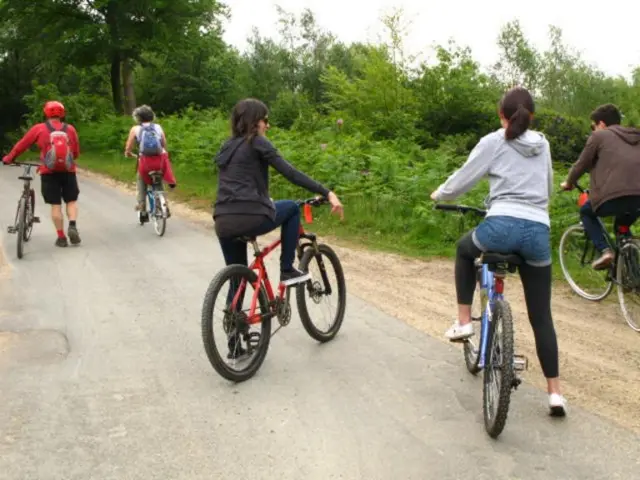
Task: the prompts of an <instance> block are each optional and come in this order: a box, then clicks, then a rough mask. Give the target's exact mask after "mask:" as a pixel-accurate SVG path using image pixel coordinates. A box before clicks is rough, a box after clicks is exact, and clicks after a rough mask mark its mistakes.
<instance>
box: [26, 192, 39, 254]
mask: <svg viewBox="0 0 640 480" xmlns="http://www.w3.org/2000/svg"><path fill="white" fill-rule="evenodd" d="M26 206H27V208H26V210H27V211H26V213H25V219H26V220H25V228H24V241H25V242H28V241H29V239H31V233H33V217H34V216H35V211H36V194H35V192H34V191H33V188H32V189H31V190H30V191H29V201H28V202H27V203H26Z"/></svg>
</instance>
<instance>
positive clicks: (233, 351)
mask: <svg viewBox="0 0 640 480" xmlns="http://www.w3.org/2000/svg"><path fill="white" fill-rule="evenodd" d="M227 347H228V348H229V353H227V358H228V359H229V360H238V359H239V358H241V357H243V356H244V355H246V354H247V350H246V349H245V348H244V347H243V346H242V340H241V338H240V335H238V334H237V333H232V334H231V335H230V336H229V340H228V341H227Z"/></svg>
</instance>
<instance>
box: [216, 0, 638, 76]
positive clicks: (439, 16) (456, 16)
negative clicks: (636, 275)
mask: <svg viewBox="0 0 640 480" xmlns="http://www.w3.org/2000/svg"><path fill="white" fill-rule="evenodd" d="M223 2H224V3H226V4H227V5H228V6H229V7H230V9H231V15H232V18H231V20H230V22H229V23H228V24H227V25H226V26H225V30H226V31H225V36H224V38H225V40H226V41H227V42H228V43H231V44H232V45H235V46H236V47H238V48H239V49H241V50H243V49H244V47H245V46H246V42H245V40H246V38H247V36H248V35H249V34H250V33H251V28H252V27H253V26H257V27H258V28H259V31H260V33H261V35H262V36H267V37H277V35H278V34H277V24H276V20H277V11H276V8H275V5H276V4H278V5H280V6H281V7H283V8H284V9H285V10H287V11H290V12H294V13H299V12H301V11H302V10H303V9H304V8H305V7H308V8H310V9H311V10H312V11H313V12H314V14H315V16H316V20H317V22H318V24H319V25H320V26H321V27H322V28H325V29H327V30H329V31H331V32H333V33H334V34H335V35H336V36H337V37H338V38H339V39H340V40H342V41H345V42H351V41H357V40H371V41H376V40H377V38H378V36H377V35H378V34H379V33H380V32H381V23H380V21H379V18H380V15H381V14H382V13H383V12H384V11H386V10H387V9H390V8H393V7H402V8H404V12H405V19H406V20H411V21H412V25H411V28H410V30H409V35H408V37H407V38H406V47H407V49H408V50H409V52H410V53H412V54H422V56H421V58H423V59H426V58H428V57H430V56H432V50H431V49H430V47H431V45H433V43H434V42H435V43H442V44H445V43H446V42H447V40H448V39H449V38H453V39H454V40H455V41H456V42H457V43H458V44H459V45H463V46H469V47H471V49H472V51H473V55H474V58H475V59H476V60H477V61H479V62H480V63H481V64H482V65H483V66H488V65H491V64H493V63H494V62H495V60H496V59H497V55H498V49H497V46H496V39H497V36H498V33H499V31H500V28H501V26H502V25H504V23H506V22H508V21H510V20H513V19H516V18H517V19H519V20H520V24H521V25H522V27H523V30H524V32H525V35H526V36H527V38H528V39H529V40H530V41H531V42H533V43H534V45H535V46H536V47H537V48H539V49H545V48H546V47H547V45H548V42H547V32H548V26H549V25H550V24H552V25H555V26H558V27H560V28H561V29H562V31H563V36H564V39H565V43H568V44H569V45H571V46H572V47H574V48H575V49H577V50H579V51H581V52H582V55H583V58H584V59H585V60H587V61H588V62H590V63H593V64H596V65H597V66H598V67H599V68H600V69H602V70H604V71H605V72H606V73H608V74H610V75H618V74H620V75H625V76H627V75H629V73H630V71H631V69H632V68H633V67H634V66H635V65H640V28H639V26H640V0H620V1H617V2H615V1H603V0H598V1H597V2H596V1H595V0H591V2H592V3H590V2H589V1H588V0H586V1H585V0H581V1H577V0H537V1H536V0H533V1H531V0H530V1H519V0H485V1H482V0H460V1H452V0H449V1H442V0H441V1H434V0H223ZM598 33H600V36H598Z"/></svg>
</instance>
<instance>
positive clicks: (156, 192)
mask: <svg viewBox="0 0 640 480" xmlns="http://www.w3.org/2000/svg"><path fill="white" fill-rule="evenodd" d="M162 175H163V174H162V172H160V171H152V172H149V177H151V185H147V199H148V200H149V210H148V213H147V215H143V214H142V212H138V221H139V222H140V225H144V224H145V223H146V222H148V221H149V216H150V217H151V218H152V219H153V228H154V230H155V231H156V234H157V235H158V236H160V237H161V236H163V235H164V232H165V230H166V229H167V218H169V217H170V216H171V215H170V213H169V206H168V203H167V198H166V196H165V192H164V189H163V187H162Z"/></svg>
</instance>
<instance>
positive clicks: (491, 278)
mask: <svg viewBox="0 0 640 480" xmlns="http://www.w3.org/2000/svg"><path fill="white" fill-rule="evenodd" d="M478 261H481V260H478ZM479 269H480V295H481V299H482V300H481V305H482V316H481V320H480V323H481V326H480V351H479V352H478V355H479V357H480V358H479V361H478V368H484V367H485V358H486V354H487V344H488V339H489V327H490V326H491V319H492V316H491V313H492V312H493V307H494V305H495V303H496V301H498V300H504V275H503V274H502V273H500V274H498V275H496V274H495V273H494V272H492V271H491V270H489V265H487V264H481V266H480V267H479Z"/></svg>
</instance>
